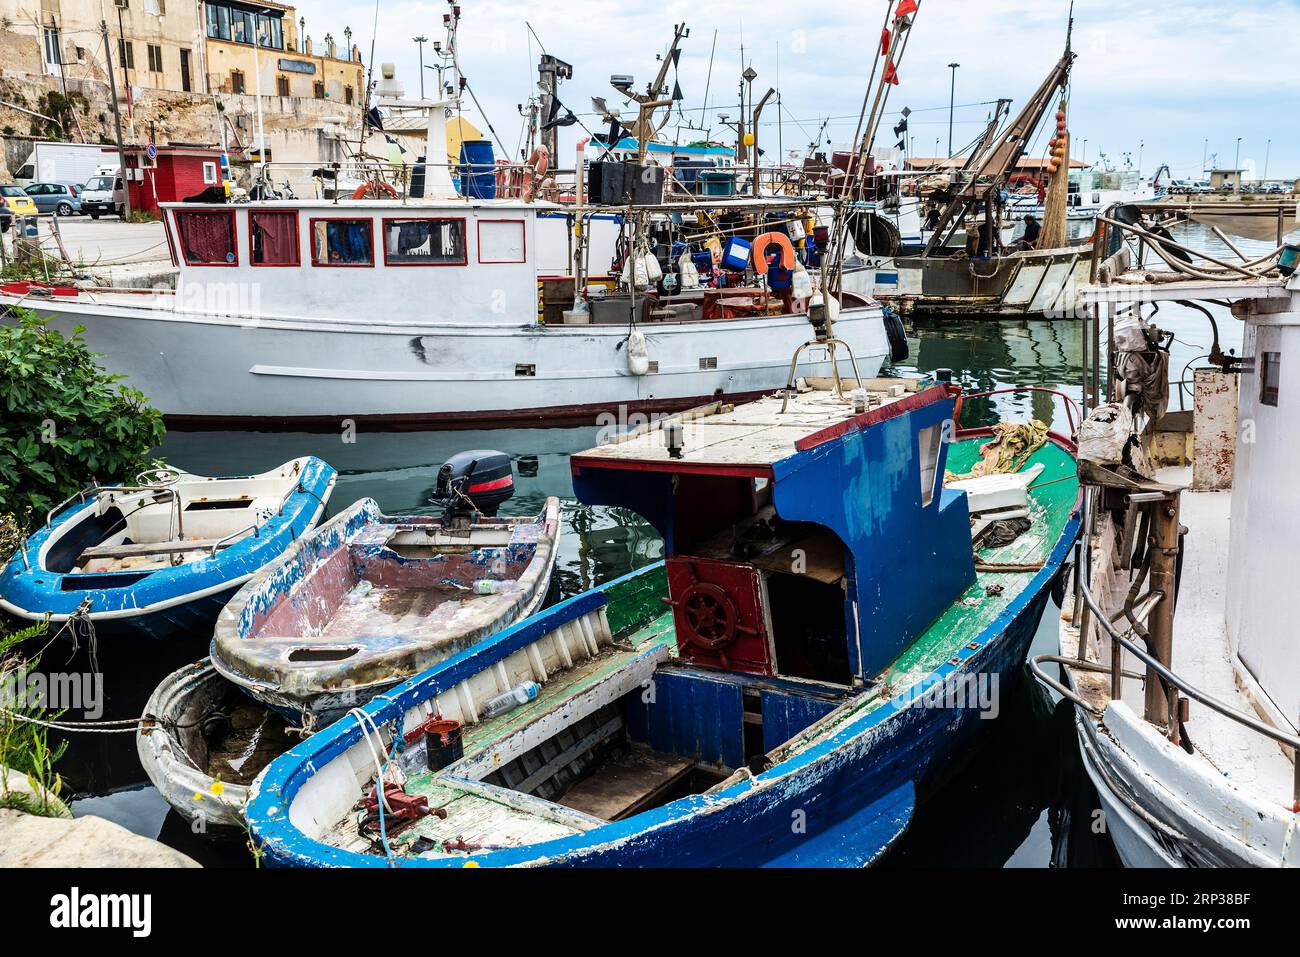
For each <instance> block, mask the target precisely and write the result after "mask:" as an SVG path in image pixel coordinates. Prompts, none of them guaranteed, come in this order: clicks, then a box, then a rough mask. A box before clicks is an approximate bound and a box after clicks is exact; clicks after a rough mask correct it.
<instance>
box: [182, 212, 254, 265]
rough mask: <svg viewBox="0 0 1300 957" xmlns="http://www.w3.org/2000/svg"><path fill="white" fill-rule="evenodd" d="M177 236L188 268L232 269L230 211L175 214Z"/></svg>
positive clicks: (234, 255) (234, 248)
mask: <svg viewBox="0 0 1300 957" xmlns="http://www.w3.org/2000/svg"><path fill="white" fill-rule="evenodd" d="M176 237H177V239H178V241H179V243H180V249H181V256H183V257H184V259H185V264H186V265H187V266H235V265H238V264H239V252H238V248H237V246H236V244H235V214H234V212H233V211H231V212H178V213H176Z"/></svg>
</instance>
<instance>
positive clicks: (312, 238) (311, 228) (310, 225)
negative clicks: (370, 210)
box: [307, 216, 375, 269]
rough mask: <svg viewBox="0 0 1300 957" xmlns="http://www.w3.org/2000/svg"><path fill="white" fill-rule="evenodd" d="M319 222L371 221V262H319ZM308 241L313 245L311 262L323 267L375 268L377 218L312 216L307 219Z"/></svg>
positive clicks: (313, 264) (314, 265)
mask: <svg viewBox="0 0 1300 957" xmlns="http://www.w3.org/2000/svg"><path fill="white" fill-rule="evenodd" d="M317 223H369V224H370V262H368V263H332V262H318V261H317V259H316V224H317ZM307 237H308V239H307V242H308V245H310V246H311V264H312V266H313V267H316V266H319V267H320V268H322V269H374V268H375V220H374V218H373V217H370V216H312V217H310V218H309V219H308V220H307Z"/></svg>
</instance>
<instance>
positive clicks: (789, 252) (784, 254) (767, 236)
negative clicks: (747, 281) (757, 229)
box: [751, 233, 794, 276]
mask: <svg viewBox="0 0 1300 957" xmlns="http://www.w3.org/2000/svg"><path fill="white" fill-rule="evenodd" d="M773 243H776V245H777V248H778V250H779V251H780V253H781V268H782V269H793V268H794V246H793V245H791V243H790V237H789V236H787V235H786V234H785V233H763V234H762V235H760V236H758V237H756V238H755V239H754V245H753V247H752V249H751V255H752V256H753V259H754V272H756V273H758V274H759V275H760V276H766V275H767V269H768V266H767V247H768V246H770V245H772V244H773Z"/></svg>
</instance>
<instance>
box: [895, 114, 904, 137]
mask: <svg viewBox="0 0 1300 957" xmlns="http://www.w3.org/2000/svg"><path fill="white" fill-rule="evenodd" d="M906 132H907V117H906V116H905V117H903V118H902V119H901V120H899V121H898V125H897V126H895V127H894V135H895V136H902V135H903V134H904V133H906Z"/></svg>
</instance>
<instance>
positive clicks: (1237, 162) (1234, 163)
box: [1232, 136, 1242, 169]
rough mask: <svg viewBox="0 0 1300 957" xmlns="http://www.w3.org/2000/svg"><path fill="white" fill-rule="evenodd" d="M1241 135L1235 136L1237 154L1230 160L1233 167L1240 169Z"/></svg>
mask: <svg viewBox="0 0 1300 957" xmlns="http://www.w3.org/2000/svg"><path fill="white" fill-rule="evenodd" d="M1241 139H1242V138H1241V137H1240V136H1238V137H1237V155H1236V157H1235V158H1234V159H1233V161H1232V168H1233V169H1241Z"/></svg>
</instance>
